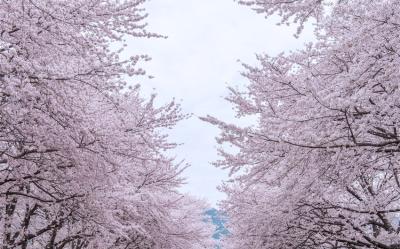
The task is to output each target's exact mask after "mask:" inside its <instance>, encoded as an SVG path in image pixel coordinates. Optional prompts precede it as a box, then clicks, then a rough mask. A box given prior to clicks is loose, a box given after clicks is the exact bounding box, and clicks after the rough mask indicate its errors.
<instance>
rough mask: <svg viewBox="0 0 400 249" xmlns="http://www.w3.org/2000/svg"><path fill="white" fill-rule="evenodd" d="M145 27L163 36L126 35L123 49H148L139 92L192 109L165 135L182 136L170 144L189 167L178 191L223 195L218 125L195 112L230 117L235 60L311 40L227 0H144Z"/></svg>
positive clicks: (213, 197) (240, 81) (212, 197)
mask: <svg viewBox="0 0 400 249" xmlns="http://www.w3.org/2000/svg"><path fill="white" fill-rule="evenodd" d="M144 7H145V8H146V10H147V12H148V13H149V15H150V16H149V18H148V19H147V21H148V23H149V27H148V29H149V30H150V31H152V32H157V33H160V34H163V35H167V36H168V39H139V40H137V39H134V40H128V47H127V49H126V50H125V52H124V53H125V54H126V55H133V54H143V53H145V54H148V55H150V56H151V57H152V61H150V62H147V63H145V64H143V65H142V67H143V68H144V69H145V70H146V71H147V73H148V74H150V75H153V76H155V78H153V79H148V78H144V77H142V78H139V79H137V78H136V79H134V80H136V81H137V82H132V83H140V84H141V85H142V88H143V91H144V93H146V94H148V93H150V92H156V93H157V94H158V103H166V102H168V101H169V100H171V99H172V98H175V99H176V100H178V101H179V102H180V103H181V105H182V108H183V111H184V112H185V113H193V114H194V115H193V117H192V118H190V119H189V120H185V121H182V122H181V123H180V124H179V125H178V126H177V127H176V129H174V130H173V131H172V132H171V138H170V139H171V141H175V142H178V143H183V145H181V146H179V148H178V149H176V150H175V151H174V153H175V154H176V156H177V158H178V159H185V160H186V161H187V162H188V163H190V164H191V167H190V168H189V169H187V170H186V171H185V176H186V177H187V182H188V184H187V185H186V186H185V187H184V189H183V190H184V191H185V192H189V193H190V194H192V195H194V196H197V197H200V198H205V199H207V200H208V201H209V202H210V203H211V204H212V205H215V204H216V203H217V202H218V201H219V200H221V199H223V198H224V195H223V194H222V193H220V192H218V191H217V190H216V187H217V186H218V185H219V184H221V182H222V181H223V180H225V179H227V172H225V171H222V170H221V169H217V168H215V167H214V166H213V165H211V162H213V161H215V160H216V159H218V156H217V152H216V148H217V144H216V142H215V136H217V135H218V129H216V128H214V127H212V126H210V125H209V124H207V123H204V122H202V121H201V120H199V119H198V118H197V117H198V116H205V115H207V114H210V115H213V116H216V117H219V118H220V119H223V120H227V121H229V120H233V117H234V113H233V111H232V106H231V105H230V104H229V103H228V102H227V101H225V100H224V96H226V95H227V92H228V91H227V89H226V87H227V85H231V86H244V85H245V84H247V81H246V80H245V79H244V78H243V77H242V76H240V71H241V70H242V66H241V64H240V63H239V62H238V60H241V61H243V62H246V63H250V64H255V63H256V60H255V54H256V53H267V54H269V55H276V54H277V53H280V52H289V51H290V50H296V49H300V48H302V47H303V45H304V43H305V42H308V41H311V39H312V32H310V31H309V30H306V31H305V32H304V33H303V34H302V35H301V37H300V39H296V38H294V37H293V34H294V32H295V28H293V27H287V26H276V25H275V24H276V23H277V20H278V19H276V18H274V19H267V20H266V19H265V18H264V17H263V16H262V15H258V14H256V13H255V12H254V11H252V10H251V9H249V8H247V7H245V6H240V5H238V4H237V3H236V2H234V1H233V0H151V1H149V2H148V3H146V4H145V5H144Z"/></svg>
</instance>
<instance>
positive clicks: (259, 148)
mask: <svg viewBox="0 0 400 249" xmlns="http://www.w3.org/2000/svg"><path fill="white" fill-rule="evenodd" d="M240 2H241V3H242V4H246V5H249V6H252V7H253V8H254V9H255V10H256V11H257V12H258V13H261V14H265V15H267V16H270V15H273V14H278V15H280V16H281V17H282V23H297V25H298V27H299V32H301V29H302V27H303V26H304V24H305V22H307V21H311V22H314V23H315V36H316V41H315V42H314V43H313V44H308V45H307V46H306V47H305V48H304V49H303V50H301V51H297V52H293V53H290V54H286V55H285V54H280V55H278V56H275V57H271V56H268V55H259V56H258V60H259V63H260V64H259V65H258V66H250V65H245V68H246V71H245V72H244V76H245V77H246V78H248V80H249V82H250V84H249V85H248V86H247V88H246V89H240V88H239V89H235V88H231V89H230V91H231V94H230V96H229V97H228V98H227V99H228V101H229V102H231V103H232V104H233V105H234V106H235V107H236V110H237V115H238V117H242V116H247V115H249V116H255V117H257V118H258V123H257V125H255V126H251V127H239V126H236V125H234V124H228V123H225V122H223V121H220V120H218V119H216V118H214V117H207V118H204V119H205V120H206V121H208V122H210V123H212V124H214V125H217V126H219V127H220V129H221V131H222V133H221V135H220V136H219V138H218V141H219V142H220V143H221V144H224V143H228V144H231V145H233V146H234V147H236V148H238V152H230V151H231V150H226V149H225V150H224V149H223V147H221V149H220V154H221V156H222V159H221V160H220V161H218V162H216V164H217V166H219V167H222V168H226V169H229V170H230V172H231V180H230V181H228V182H227V183H225V184H224V185H223V186H222V190H223V191H224V192H225V193H227V195H228V198H227V200H225V201H224V202H223V203H222V207H223V208H224V209H225V211H226V212H227V213H228V214H229V216H230V218H229V219H228V223H229V224H228V229H229V231H230V232H231V234H232V235H231V237H230V238H229V239H227V240H226V246H225V247H224V248H324V249H325V248H332V249H333V248H335V249H337V248H382V249H389V248H390V249H394V248H399V247H400V239H399V231H400V227H399V215H400V183H399V167H400V165H399V163H398V161H399V146H400V140H399V136H398V123H399V118H400V111H399V109H398V108H399V99H400V98H399V97H400V96H399V83H398V81H399V76H400V75H399V73H400V70H399V66H400V65H399V62H400V61H399V58H400V57H399V54H398V51H399V46H400V41H399V35H398V34H399V28H400V25H399V23H400V16H399V13H400V12H399V5H398V2H397V1H391V0H388V1H358V0H354V1H353V0H351V1H322V0H318V1H317V0H299V1H275V0H260V1H240ZM295 25H296V24H295Z"/></svg>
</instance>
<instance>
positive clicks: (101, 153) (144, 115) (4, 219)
mask: <svg viewBox="0 0 400 249" xmlns="http://www.w3.org/2000/svg"><path fill="white" fill-rule="evenodd" d="M143 2H144V0H126V1H114V0H111V1H109V0H77V1H63V0H15V1H2V2H1V3H0V16H1V20H2V21H1V22H0V237H1V239H0V241H1V248H3V249H11V248H13V249H14V248H20V249H28V248H29V249H31V248H32V249H36V248H37V249H43V248H46V249H50V248H51V249H53V248H57V249H62V248H68V249H82V248H116V249H119V248H124V249H128V248H131V249H133V248H141V249H142V248H143V249H144V248H149V249H150V248H160V249H161V248H182V249H184V248H185V249H186V248H204V247H206V246H208V238H209V237H210V235H209V234H210V233H209V232H208V227H207V226H206V223H204V222H203V220H202V219H203V218H202V213H203V212H204V211H203V210H204V208H205V206H206V204H204V203H202V202H201V201H198V200H196V199H193V198H192V197H189V196H185V195H183V194H181V193H179V191H178V187H179V186H180V185H181V184H182V183H183V179H182V177H181V176H180V175H181V172H182V170H183V169H184V168H185V167H186V166H185V165H184V164H183V163H176V162H175V161H174V160H173V158H170V157H168V156H166V154H165V151H167V150H170V149H172V148H174V147H175V146H176V145H175V144H174V143H170V142H168V140H167V135H166V130H167V129H170V128H172V127H173V126H174V125H175V123H176V122H178V121H179V120H181V119H182V118H185V115H182V114H181V113H180V108H179V105H178V104H176V103H174V102H171V103H168V104H166V105H164V106H161V107H156V106H155V105H154V104H153V102H154V98H155V96H153V97H151V98H150V99H149V100H145V99H143V98H141V97H140V95H139V91H140V90H139V88H138V87H134V88H131V89H129V87H128V86H127V85H126V82H125V80H124V79H126V77H125V76H127V75H129V76H135V75H141V74H144V71H143V70H141V69H140V68H138V67H137V66H136V64H137V62H138V61H140V60H147V59H148V56H146V55H137V56H136V55H135V56H132V57H131V58H130V59H129V60H121V59H120V54H121V52H122V51H123V50H122V49H121V50H118V51H115V49H112V48H111V44H123V42H124V40H123V39H124V37H125V36H133V37H148V38H150V37H157V36H158V35H156V34H153V33H149V32H147V31H146V29H145V27H146V25H145V23H144V19H145V17H146V14H145V13H144V12H143V10H142V9H141V5H142V4H143ZM122 47H123V46H122ZM124 77H125V78H124Z"/></svg>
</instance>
